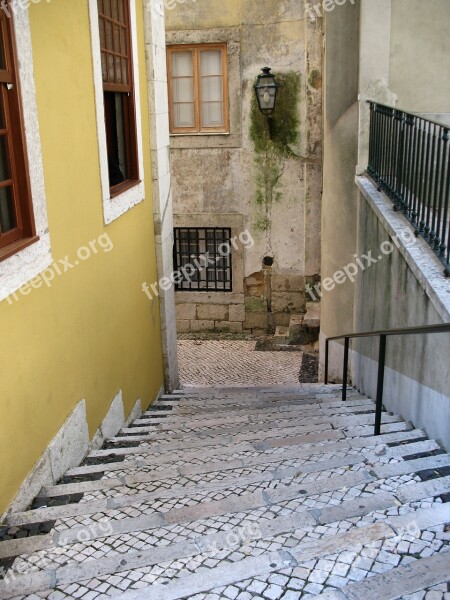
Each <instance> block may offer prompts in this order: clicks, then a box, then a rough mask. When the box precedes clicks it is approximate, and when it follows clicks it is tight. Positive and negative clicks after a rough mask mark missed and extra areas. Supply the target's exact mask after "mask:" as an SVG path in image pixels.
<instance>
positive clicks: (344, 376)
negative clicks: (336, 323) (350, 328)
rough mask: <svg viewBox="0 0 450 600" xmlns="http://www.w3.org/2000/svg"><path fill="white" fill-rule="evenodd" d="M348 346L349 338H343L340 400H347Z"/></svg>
mask: <svg viewBox="0 0 450 600" xmlns="http://www.w3.org/2000/svg"><path fill="white" fill-rule="evenodd" d="M349 347H350V338H348V337H346V338H345V343H344V370H343V373H342V401H343V402H345V401H346V400H347V373H348V351H349Z"/></svg>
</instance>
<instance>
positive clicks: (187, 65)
mask: <svg viewBox="0 0 450 600" xmlns="http://www.w3.org/2000/svg"><path fill="white" fill-rule="evenodd" d="M193 75H194V67H193V61H192V52H174V53H173V54H172V77H193Z"/></svg>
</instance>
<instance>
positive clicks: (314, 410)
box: [121, 400, 375, 431]
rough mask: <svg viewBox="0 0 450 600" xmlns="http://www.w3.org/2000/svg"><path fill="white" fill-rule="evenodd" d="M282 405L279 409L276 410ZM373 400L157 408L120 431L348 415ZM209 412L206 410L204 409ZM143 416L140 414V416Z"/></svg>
mask: <svg viewBox="0 0 450 600" xmlns="http://www.w3.org/2000/svg"><path fill="white" fill-rule="evenodd" d="M279 408H282V409H283V410H279ZM374 411H375V404H374V402H372V400H365V401H364V404H361V403H358V404H353V405H352V406H347V405H345V404H344V403H342V402H340V403H339V404H338V405H337V406H332V407H323V406H322V405H317V406H314V407H311V408H308V409H304V408H300V407H298V406H296V405H285V406H282V407H273V406H269V407H267V408H261V409H255V410H248V409H247V410H245V409H242V410H239V411H230V413H228V414H227V413H224V412H217V413H216V412H211V416H209V417H208V416H206V415H202V416H198V417H196V415H192V414H190V413H188V412H186V413H183V412H181V411H180V412H179V411H169V412H168V413H167V414H164V415H163V416H159V413H158V412H155V413H154V414H151V415H146V414H145V413H143V414H142V415H141V416H140V417H139V418H138V419H136V420H135V421H133V422H132V423H131V424H130V425H128V426H127V427H124V428H123V429H122V430H121V431H128V430H129V429H131V430H134V429H136V428H144V427H148V428H153V427H154V426H155V425H165V426H166V427H169V426H171V427H173V428H174V429H175V426H178V427H181V428H183V427H186V426H187V425H189V426H190V428H191V429H192V430H195V429H196V427H199V426H201V427H213V426H214V425H218V426H219V425H226V424H230V425H231V424H233V423H240V422H242V421H243V420H245V421H246V422H248V423H261V422H264V421H269V420H270V418H271V417H273V416H274V415H276V416H277V417H283V416H285V415H286V416H290V415H293V416H295V415H298V417H299V418H300V417H304V418H313V417H317V416H320V417H325V416H332V415H333V416H334V415H351V414H360V413H364V412H367V413H368V412H374ZM208 414H209V413H208ZM143 417H144V418H143Z"/></svg>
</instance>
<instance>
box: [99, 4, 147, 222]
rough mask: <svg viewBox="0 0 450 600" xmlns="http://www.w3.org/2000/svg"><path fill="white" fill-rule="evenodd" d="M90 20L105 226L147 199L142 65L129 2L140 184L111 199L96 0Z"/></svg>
mask: <svg viewBox="0 0 450 600" xmlns="http://www.w3.org/2000/svg"><path fill="white" fill-rule="evenodd" d="M89 17H90V24H91V40H92V60H93V67H94V88H95V105H96V113H97V139H98V152H99V160H100V178H101V187H102V200H103V217H104V221H105V224H106V225H108V224H109V223H112V222H113V221H114V220H115V219H118V218H119V217H120V216H121V215H123V214H124V213H126V212H127V211H129V210H130V209H131V208H133V206H135V205H136V204H139V203H140V202H142V201H143V200H144V198H145V186H144V156H143V149H142V119H141V102H140V93H139V62H138V43H137V24H136V2H135V0H131V1H130V21H131V36H132V48H133V80H134V87H135V103H136V132H137V146H138V168H139V179H140V183H139V184H137V185H135V186H134V187H132V188H130V189H128V190H126V191H125V192H123V193H122V194H119V195H118V196H115V197H114V198H111V194H110V189H109V175H108V150H107V145H106V129H105V109H104V102H103V79H102V66H101V55H100V32H99V28H98V7H97V0H89Z"/></svg>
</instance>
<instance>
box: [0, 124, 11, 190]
mask: <svg viewBox="0 0 450 600" xmlns="http://www.w3.org/2000/svg"><path fill="white" fill-rule="evenodd" d="M10 177H11V174H10V172H9V157H8V145H7V139H6V136H4V135H3V136H2V137H0V181H6V180H7V179H10Z"/></svg>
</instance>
